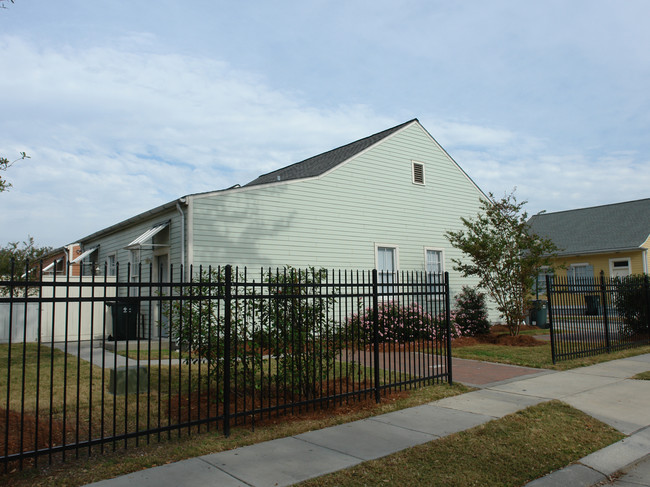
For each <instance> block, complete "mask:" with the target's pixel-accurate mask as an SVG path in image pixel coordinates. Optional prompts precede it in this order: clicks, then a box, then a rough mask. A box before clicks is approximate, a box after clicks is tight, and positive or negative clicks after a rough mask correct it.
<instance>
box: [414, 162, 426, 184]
mask: <svg viewBox="0 0 650 487" xmlns="http://www.w3.org/2000/svg"><path fill="white" fill-rule="evenodd" d="M413 182H414V183H415V184H424V164H420V163H419V162H414V163H413Z"/></svg>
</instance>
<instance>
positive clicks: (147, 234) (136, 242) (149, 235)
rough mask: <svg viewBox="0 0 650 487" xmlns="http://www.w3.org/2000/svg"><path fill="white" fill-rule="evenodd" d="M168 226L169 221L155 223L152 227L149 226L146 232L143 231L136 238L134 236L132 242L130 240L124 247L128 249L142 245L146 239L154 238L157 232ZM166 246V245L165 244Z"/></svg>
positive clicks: (134, 248)
mask: <svg viewBox="0 0 650 487" xmlns="http://www.w3.org/2000/svg"><path fill="white" fill-rule="evenodd" d="M168 226H169V222H165V223H161V224H159V225H156V226H155V227H153V228H150V229H149V230H147V231H146V232H144V233H143V234H142V235H140V236H139V237H138V238H136V239H135V240H134V241H133V242H131V243H130V244H129V245H127V246H126V247H124V248H125V249H130V250H136V249H139V248H140V247H142V245H143V244H144V243H145V242H146V241H147V240H151V239H152V238H154V236H155V235H157V234H158V233H159V232H161V231H162V230H164V229H165V228H167V227H168ZM165 246H167V245H165Z"/></svg>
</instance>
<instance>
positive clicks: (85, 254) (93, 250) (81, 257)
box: [70, 245, 99, 264]
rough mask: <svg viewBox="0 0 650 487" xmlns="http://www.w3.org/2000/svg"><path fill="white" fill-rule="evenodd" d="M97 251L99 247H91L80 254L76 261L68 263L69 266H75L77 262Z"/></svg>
mask: <svg viewBox="0 0 650 487" xmlns="http://www.w3.org/2000/svg"><path fill="white" fill-rule="evenodd" d="M97 249H99V245H98V246H97V247H93V248H92V249H89V250H86V251H84V252H82V254H81V255H80V256H79V257H77V258H76V259H74V260H73V261H71V262H70V263H71V264H76V263H77V262H80V261H82V260H84V259H85V258H86V257H88V256H89V255H90V254H92V253H93V252H95V251H96V250H97Z"/></svg>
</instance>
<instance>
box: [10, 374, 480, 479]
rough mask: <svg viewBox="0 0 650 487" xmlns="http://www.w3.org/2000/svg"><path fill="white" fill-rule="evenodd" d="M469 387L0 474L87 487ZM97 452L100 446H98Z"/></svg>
mask: <svg viewBox="0 0 650 487" xmlns="http://www.w3.org/2000/svg"><path fill="white" fill-rule="evenodd" d="M468 391H470V389H469V388H467V387H465V386H463V385H460V384H456V385H454V386H449V385H447V384H440V385H434V386H428V387H422V388H419V389H411V390H409V391H408V393H406V392H405V393H402V394H400V395H398V396H395V397H388V398H386V397H383V399H382V402H381V403H380V404H375V403H374V400H372V399H369V400H367V401H365V402H364V403H361V406H362V407H355V405H358V404H359V403H355V402H350V403H349V404H348V403H343V404H342V405H341V406H340V407H339V408H338V409H331V410H327V411H324V412H323V413H321V414H319V415H317V416H316V417H313V416H312V415H311V414H309V413H308V412H306V413H304V414H303V415H302V416H301V415H300V414H298V415H297V416H294V417H291V418H290V420H289V421H285V420H284V419H283V417H282V416H280V417H279V418H276V417H275V416H273V417H271V418H270V419H268V420H267V421H266V422H264V423H261V422H260V423H257V424H256V426H255V429H254V430H253V429H251V427H250V425H244V426H238V427H234V428H233V429H232V430H231V435H230V437H228V438H226V437H224V436H223V435H221V434H220V433H219V432H209V433H207V432H204V433H198V434H193V435H191V436H188V435H186V434H185V432H180V433H178V432H173V433H172V439H171V440H166V439H165V437H164V436H163V440H162V441H161V442H160V443H158V442H154V440H153V438H152V442H151V444H150V445H146V444H145V441H144V440H141V442H140V447H136V446H135V445H134V442H133V441H131V442H130V444H129V448H128V449H127V450H124V449H123V443H121V444H120V445H119V446H118V449H117V451H115V452H113V451H111V450H110V445H109V447H108V451H107V452H105V453H104V454H102V455H93V456H91V457H88V456H87V453H86V452H85V451H84V452H83V453H82V456H81V458H80V459H79V460H74V459H70V460H69V461H68V462H66V463H62V464H61V463H55V464H54V465H52V466H46V467H41V468H31V469H28V470H25V471H23V472H14V473H13V474H10V475H5V476H2V475H1V474H0V481H4V482H5V483H6V484H8V485H12V486H15V487H31V486H43V487H54V486H60V485H66V486H69V487H72V486H78V485H85V484H87V483H91V482H96V481H99V480H102V479H108V478H113V477H116V476H119V475H125V474H127V473H131V472H135V471H138V470H142V469H145V468H151V467H154V466H157V465H165V464H167V463H170V462H175V461H179V460H184V459H186V458H193V457H197V456H201V455H206V454H209V453H215V452H220V451H225V450H230V449H233V448H239V447H242V446H247V445H252V444H256V443H261V442H263V441H269V440H272V439H276V438H284V437H287V436H292V435H296V434H300V433H304V432H306V431H312V430H315V429H321V428H325V427H328V426H333V425H336V424H343V423H347V422H350V421H356V420H359V419H363V418H367V417H370V416H375V415H378V414H385V413H388V412H391V411H397V410H399V409H404V408H408V407H414V406H418V405H421V404H426V403H429V402H431V401H437V400H439V399H443V398H445V397H450V396H454V395H457V394H462V393H465V392H468ZM97 451H99V450H98V449H97ZM70 458H71V457H70ZM45 462H46V460H45V459H43V460H42V462H41V464H44V463H45Z"/></svg>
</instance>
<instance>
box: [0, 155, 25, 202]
mask: <svg viewBox="0 0 650 487" xmlns="http://www.w3.org/2000/svg"><path fill="white" fill-rule="evenodd" d="M23 159H29V156H28V155H27V154H25V153H24V152H21V153H20V157H19V158H18V159H16V160H15V161H12V162H9V159H7V158H6V157H0V171H6V170H7V169H9V168H10V167H11V166H12V165H13V164H14V162H17V161H22V160H23ZM9 188H11V183H9V182H7V180H6V179H2V176H0V193H2V192H3V191H7V190H8V189H9Z"/></svg>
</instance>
